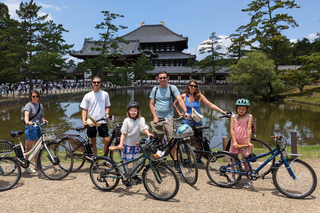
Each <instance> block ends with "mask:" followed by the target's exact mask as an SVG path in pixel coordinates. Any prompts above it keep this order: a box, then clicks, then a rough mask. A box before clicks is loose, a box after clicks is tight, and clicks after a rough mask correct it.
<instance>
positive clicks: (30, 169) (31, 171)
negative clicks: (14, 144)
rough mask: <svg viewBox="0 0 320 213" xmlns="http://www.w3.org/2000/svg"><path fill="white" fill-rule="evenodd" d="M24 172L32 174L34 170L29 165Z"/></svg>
mask: <svg viewBox="0 0 320 213" xmlns="http://www.w3.org/2000/svg"><path fill="white" fill-rule="evenodd" d="M25 171H26V173H29V174H33V173H36V171H35V170H34V169H32V168H30V167H28V168H26V170H25Z"/></svg>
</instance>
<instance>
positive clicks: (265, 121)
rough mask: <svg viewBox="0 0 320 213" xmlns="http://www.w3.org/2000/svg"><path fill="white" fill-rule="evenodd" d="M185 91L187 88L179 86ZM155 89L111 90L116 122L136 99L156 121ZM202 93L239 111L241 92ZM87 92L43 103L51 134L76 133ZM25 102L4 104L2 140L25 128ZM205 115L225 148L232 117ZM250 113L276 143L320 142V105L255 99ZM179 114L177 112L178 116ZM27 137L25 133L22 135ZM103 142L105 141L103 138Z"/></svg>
mask: <svg viewBox="0 0 320 213" xmlns="http://www.w3.org/2000/svg"><path fill="white" fill-rule="evenodd" d="M179 89H180V91H181V92H183V91H184V87H181V88H179ZM150 91H151V89H140V88H138V89H135V90H108V93H109V94H110V100H111V109H110V113H111V114H113V115H114V116H115V120H116V121H123V120H124V119H125V117H126V106H127V103H129V102H130V101H132V100H135V101H137V102H139V103H140V106H141V113H142V116H143V117H145V118H146V121H147V123H149V122H150V121H151V120H152V115H151V113H150V110H149V94H150ZM201 91H202V93H203V94H204V95H205V96H206V97H207V98H208V100H210V101H211V102H213V103H214V104H216V105H218V106H219V107H220V108H221V109H224V110H228V111H235V107H234V103H235V100H236V99H237V98H239V97H238V94H237V93H234V92H233V91H231V90H224V89H221V88H215V89H213V88H210V87H206V88H202V89H201ZM82 98H83V95H80V96H75V97H72V98H70V97H67V98H62V99H60V98H59V99H56V98H55V99H54V100H51V101H45V102H43V101H42V102H41V103H42V104H43V106H44V109H45V117H46V119H47V120H49V122H50V123H49V126H47V127H46V130H47V134H56V135H60V134H62V133H65V132H68V133H76V132H75V130H74V129H75V127H77V126H81V125H82V121H81V108H80V107H79V105H80V102H81V100H82ZM24 105H25V103H24V104H14V106H13V105H12V106H6V107H1V108H0V111H1V115H0V120H1V121H2V123H1V128H0V134H1V138H0V139H1V140H11V141H12V140H13V139H12V138H11V136H10V131H12V130H23V129H24V125H23V124H22V122H21V107H22V106H24ZM201 112H202V114H203V115H204V119H203V123H204V125H208V126H209V127H210V129H209V130H208V131H207V135H208V137H209V138H210V140H211V147H218V148H221V147H222V145H221V143H222V136H229V135H230V130H229V120H225V119H224V120H221V119H219V118H218V116H219V113H217V112H215V111H212V110H210V109H209V108H207V107H205V106H202V107H201ZM250 112H251V113H252V114H253V116H254V117H255V118H256V126H257V133H256V135H257V138H259V139H261V140H263V141H265V142H267V143H268V144H270V145H271V144H272V140H270V139H269V138H270V136H271V135H273V134H275V133H277V134H282V135H285V136H286V137H290V132H291V131H297V132H298V135H299V136H300V140H299V145H307V144H309V145H311V144H312V145H313V144H320V143H319V138H320V132H319V127H320V121H319V119H318V118H319V117H320V116H319V115H320V107H316V106H308V105H299V104H295V103H284V102H271V103H266V102H259V101H252V107H251V108H250ZM176 116H177V115H176ZM22 139H23V140H25V136H24V135H23V137H22ZM100 142H101V141H100Z"/></svg>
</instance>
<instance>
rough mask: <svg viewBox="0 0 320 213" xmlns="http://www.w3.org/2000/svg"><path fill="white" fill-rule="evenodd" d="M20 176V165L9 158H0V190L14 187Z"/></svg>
mask: <svg viewBox="0 0 320 213" xmlns="http://www.w3.org/2000/svg"><path fill="white" fill-rule="evenodd" d="M20 177H21V168H20V165H19V164H18V163H17V162H16V161H15V160H13V159H11V158H1V159H0V191H5V190H8V189H11V188H12V187H14V186H15V185H16V184H17V183H18V181H19V180H20Z"/></svg>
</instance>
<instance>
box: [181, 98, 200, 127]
mask: <svg viewBox="0 0 320 213" xmlns="http://www.w3.org/2000/svg"><path fill="white" fill-rule="evenodd" d="M188 98H189V97H188V96H186V99H185V101H184V103H185V104H186V107H187V112H188V114H189V115H191V116H192V108H191V105H190V102H189V101H188ZM192 106H193V108H194V109H195V110H196V111H197V112H198V113H199V114H200V115H201V113H200V106H201V104H200V101H196V100H195V101H193V102H192ZM182 123H185V124H189V125H190V126H196V125H197V126H198V125H202V121H200V122H199V123H197V122H195V121H194V120H192V119H190V120H189V119H188V120H183V121H182Z"/></svg>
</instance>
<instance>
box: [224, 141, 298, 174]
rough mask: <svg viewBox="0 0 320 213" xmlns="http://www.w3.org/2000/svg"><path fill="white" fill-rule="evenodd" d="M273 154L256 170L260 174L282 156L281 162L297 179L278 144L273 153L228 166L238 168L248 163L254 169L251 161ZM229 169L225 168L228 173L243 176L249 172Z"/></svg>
mask: <svg viewBox="0 0 320 213" xmlns="http://www.w3.org/2000/svg"><path fill="white" fill-rule="evenodd" d="M271 153H273V154H272V156H271V157H269V158H268V159H267V160H266V161H265V162H264V163H263V164H261V166H259V167H258V168H257V169H256V171H257V172H259V171H260V170H261V169H262V168H263V167H264V166H265V165H267V164H268V163H269V162H270V161H271V160H273V159H274V158H275V157H276V156H277V155H280V156H281V160H282V161H283V162H284V164H285V166H286V168H287V170H288V172H289V174H290V176H291V177H292V178H293V179H296V177H295V175H294V173H293V172H292V170H291V168H290V166H289V164H288V161H287V160H286V158H285V157H284V155H283V153H282V151H281V148H280V146H279V145H278V144H277V145H276V148H274V149H273V150H271V151H270V152H268V153H265V154H262V155H259V156H256V157H253V158H246V160H245V161H241V162H238V163H234V164H231V165H228V166H227V167H232V166H237V165H240V164H244V163H248V165H249V168H250V169H252V167H251V164H250V161H252V160H255V159H258V158H263V157H265V156H267V155H270V154H271ZM246 157H247V156H246ZM278 163H279V161H278V162H277V163H276V164H278ZM227 167H224V169H225V171H226V172H231V173H237V174H242V175H246V174H247V172H241V171H235V170H230V169H226V168H227ZM259 176H260V175H259Z"/></svg>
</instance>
